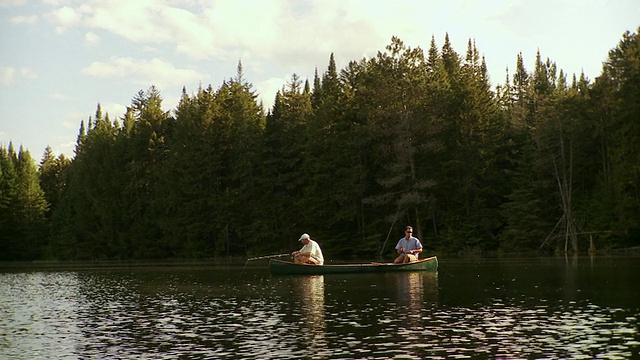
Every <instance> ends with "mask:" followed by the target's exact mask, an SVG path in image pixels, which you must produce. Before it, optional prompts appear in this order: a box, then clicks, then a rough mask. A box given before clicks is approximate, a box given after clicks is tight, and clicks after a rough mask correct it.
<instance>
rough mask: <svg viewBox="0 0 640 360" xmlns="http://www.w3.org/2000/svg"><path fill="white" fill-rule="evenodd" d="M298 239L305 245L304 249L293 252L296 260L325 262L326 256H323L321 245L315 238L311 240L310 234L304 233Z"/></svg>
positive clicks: (304, 262) (312, 262)
mask: <svg viewBox="0 0 640 360" xmlns="http://www.w3.org/2000/svg"><path fill="white" fill-rule="evenodd" d="M298 241H300V242H301V243H303V244H304V246H303V247H302V249H300V250H298V251H294V252H292V253H291V255H293V260H294V262H296V263H297V264H314V265H322V264H324V257H323V256H322V250H320V245H318V243H317V242H315V241H314V240H311V237H310V236H309V234H302V236H300V239H298Z"/></svg>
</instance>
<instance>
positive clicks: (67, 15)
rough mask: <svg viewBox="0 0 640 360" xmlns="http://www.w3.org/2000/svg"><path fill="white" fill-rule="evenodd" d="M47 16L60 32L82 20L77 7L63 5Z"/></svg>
mask: <svg viewBox="0 0 640 360" xmlns="http://www.w3.org/2000/svg"><path fill="white" fill-rule="evenodd" d="M48 18H49V19H50V20H51V22H53V23H54V24H56V32H57V33H58V34H62V33H64V32H65V31H67V29H69V28H70V27H73V26H75V25H77V24H79V23H80V22H81V20H82V14H81V12H80V11H79V10H77V9H74V8H71V7H69V6H63V7H61V8H59V9H56V10H54V11H53V12H51V13H50V14H49V15H48Z"/></svg>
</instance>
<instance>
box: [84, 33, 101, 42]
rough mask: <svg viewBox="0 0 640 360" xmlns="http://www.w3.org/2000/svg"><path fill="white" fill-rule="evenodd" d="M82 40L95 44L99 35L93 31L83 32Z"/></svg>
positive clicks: (98, 39)
mask: <svg viewBox="0 0 640 360" xmlns="http://www.w3.org/2000/svg"><path fill="white" fill-rule="evenodd" d="M84 41H85V43H86V44H87V45H97V44H99V43H100V36H98V35H97V34H96V33H94V32H93V31H89V32H87V33H85V34H84Z"/></svg>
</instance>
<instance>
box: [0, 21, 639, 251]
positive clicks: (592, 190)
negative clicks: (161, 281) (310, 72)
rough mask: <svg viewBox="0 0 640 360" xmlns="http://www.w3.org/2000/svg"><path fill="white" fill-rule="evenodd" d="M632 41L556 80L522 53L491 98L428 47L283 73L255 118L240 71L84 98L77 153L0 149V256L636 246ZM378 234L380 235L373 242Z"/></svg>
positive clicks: (481, 76) (471, 63)
mask: <svg viewBox="0 0 640 360" xmlns="http://www.w3.org/2000/svg"><path fill="white" fill-rule="evenodd" d="M638 119H640V37H639V36H638V34H637V33H630V32H627V33H625V34H624V35H623V37H622V40H621V41H620V43H619V44H618V46H617V47H616V48H614V49H612V50H611V51H610V53H609V57H608V60H607V61H606V63H605V64H604V66H603V70H602V74H601V75H600V76H599V77H598V78H597V79H596V80H595V82H593V83H592V82H590V81H589V80H588V79H586V78H585V77H584V75H582V76H580V78H576V77H575V75H574V76H573V78H572V79H571V81H569V80H568V79H567V76H566V74H564V73H563V71H562V70H559V69H557V67H556V65H555V63H553V62H552V61H550V60H548V59H547V60H543V59H542V58H541V56H540V54H539V53H538V55H537V58H536V63H535V68H534V69H533V71H528V70H527V69H525V67H524V65H523V59H522V55H521V54H520V55H518V57H517V61H516V69H515V72H513V74H511V73H508V74H507V78H506V80H505V83H504V85H500V86H498V87H497V88H495V89H492V88H491V85H490V82H489V79H488V76H487V68H486V64H485V61H484V58H481V57H480V55H479V52H478V50H477V48H476V45H475V43H473V42H471V41H470V42H469V45H468V48H467V52H466V54H465V56H461V55H459V54H457V53H456V52H455V51H454V50H453V48H452V47H451V44H450V42H449V38H448V36H447V37H446V38H445V42H444V45H443V46H442V47H440V48H439V47H438V46H437V45H436V42H435V40H434V39H433V38H432V40H431V44H430V47H429V49H428V51H427V52H426V53H425V52H423V51H422V50H421V49H420V48H411V47H409V46H407V45H405V44H404V43H403V42H402V41H401V40H400V39H397V38H393V39H392V41H391V43H390V45H388V46H387V47H386V49H385V50H384V51H381V52H379V53H378V54H377V55H376V56H375V57H373V58H370V59H362V60H360V61H352V62H350V63H349V64H348V65H347V66H346V67H345V68H344V69H342V70H338V69H337V68H336V64H335V61H334V58H333V55H331V57H330V59H329V66H328V68H327V70H326V71H324V72H323V73H322V74H318V72H317V71H316V75H315V77H314V79H313V82H312V84H311V83H310V82H309V81H304V82H303V81H302V80H301V79H300V78H299V77H298V76H297V75H295V74H294V75H293V76H292V78H291V80H290V82H289V83H288V84H286V85H285V86H284V87H283V88H282V89H281V90H280V91H279V92H278V93H277V94H276V97H275V101H274V105H273V107H272V109H271V110H270V111H269V112H268V113H265V110H264V109H263V107H262V105H261V104H260V103H259V102H258V101H257V96H256V94H255V93H254V91H253V90H252V86H251V84H249V83H248V82H247V81H246V80H245V79H244V78H243V71H242V66H241V64H239V66H238V72H237V75H236V77H234V78H232V79H229V80H228V81H224V82H223V83H222V85H221V86H220V87H219V88H217V89H214V88H213V87H212V86H209V87H207V88H201V89H198V91H197V92H196V93H194V94H188V93H187V91H186V89H184V90H183V95H182V99H181V100H180V103H179V104H178V106H177V108H176V109H175V110H173V111H171V112H167V111H165V110H163V109H162V97H161V95H160V92H159V91H158V90H157V89H156V88H154V87H151V88H149V89H148V90H146V91H140V92H139V93H138V94H136V95H135V96H134V98H133V100H132V103H131V106H130V107H128V108H127V111H126V113H125V114H124V116H122V117H121V118H118V119H113V120H112V119H111V118H110V117H109V115H108V114H106V115H104V114H103V113H102V111H101V108H100V105H98V108H97V111H96V114H95V116H93V117H91V118H90V119H89V120H88V122H87V123H86V124H85V123H84V122H83V123H82V125H81V129H80V132H79V135H78V141H77V147H76V156H75V158H74V159H72V160H69V159H66V158H65V157H64V156H60V157H57V158H55V157H54V156H53V155H52V153H51V150H50V149H49V148H47V150H46V151H45V154H44V156H43V158H42V160H41V162H40V166H39V168H36V166H35V164H34V163H33V159H32V158H31V156H30V154H29V152H28V151H24V150H22V149H20V151H19V152H18V153H16V152H15V151H14V149H13V147H12V146H11V145H10V146H9V148H8V149H5V148H1V149H0V165H1V166H0V171H1V173H0V249H1V250H2V251H0V254H1V255H0V257H1V258H2V260H19V259H20V260H21V259H77V260H80V259H147V258H197V257H213V256H226V255H264V254H269V253H273V252H281V251H290V250H293V249H294V248H296V247H297V245H296V242H295V239H297V236H299V235H300V234H301V233H302V232H309V233H310V234H312V237H314V238H315V239H318V241H319V242H320V243H321V245H322V247H323V250H324V252H325V253H326V254H327V255H328V256H332V257H334V258H346V257H350V256H358V257H361V258H362V257H374V256H377V255H379V254H381V255H382V256H384V257H388V256H391V254H392V247H393V245H394V244H395V241H396V240H397V238H398V237H399V236H401V235H400V234H401V229H402V228H403V226H404V225H406V224H411V225H413V226H414V228H415V229H416V231H417V235H418V236H419V238H420V239H422V240H423V241H424V243H425V244H426V246H427V249H428V252H434V251H493V250H497V251H545V252H551V251H570V252H571V251H573V252H575V251H581V250H586V248H587V246H588V244H589V240H590V239H591V240H593V242H594V243H595V245H596V246H597V247H600V248H611V247H622V246H634V245H639V244H640V217H639V216H638V214H640V128H639V127H640V121H639V120H638ZM388 237H390V238H388Z"/></svg>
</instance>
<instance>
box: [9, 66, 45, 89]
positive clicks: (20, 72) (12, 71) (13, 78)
mask: <svg viewBox="0 0 640 360" xmlns="http://www.w3.org/2000/svg"><path fill="white" fill-rule="evenodd" d="M37 78H38V74H36V72H35V71H34V70H33V69H31V68H27V67H22V68H18V69H16V68H14V67H13V66H0V84H2V85H11V84H15V83H17V82H18V81H19V80H21V79H37Z"/></svg>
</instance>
